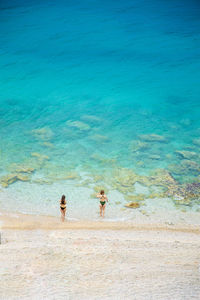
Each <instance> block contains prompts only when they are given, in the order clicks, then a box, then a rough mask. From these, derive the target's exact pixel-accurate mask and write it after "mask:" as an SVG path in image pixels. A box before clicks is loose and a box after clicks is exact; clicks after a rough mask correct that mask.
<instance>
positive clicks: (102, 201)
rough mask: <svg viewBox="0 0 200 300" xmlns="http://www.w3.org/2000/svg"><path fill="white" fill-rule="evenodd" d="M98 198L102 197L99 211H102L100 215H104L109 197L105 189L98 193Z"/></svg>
mask: <svg viewBox="0 0 200 300" xmlns="http://www.w3.org/2000/svg"><path fill="white" fill-rule="evenodd" d="M97 198H99V199H100V205H99V209H100V211H99V213H100V217H104V214H105V208H106V202H108V198H107V196H106V194H105V192H104V190H101V191H100V192H99V193H98V194H97Z"/></svg>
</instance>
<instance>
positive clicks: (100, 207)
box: [99, 204, 102, 217]
mask: <svg viewBox="0 0 200 300" xmlns="http://www.w3.org/2000/svg"><path fill="white" fill-rule="evenodd" d="M99 213H100V217H102V205H101V204H100V205H99Z"/></svg>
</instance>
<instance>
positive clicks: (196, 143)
mask: <svg viewBox="0 0 200 300" xmlns="http://www.w3.org/2000/svg"><path fill="white" fill-rule="evenodd" d="M192 142H193V144H195V145H197V146H200V138H198V139H194V140H193V141H192Z"/></svg>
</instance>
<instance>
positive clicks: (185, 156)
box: [175, 150, 197, 160]
mask: <svg viewBox="0 0 200 300" xmlns="http://www.w3.org/2000/svg"><path fill="white" fill-rule="evenodd" d="M175 153H176V154H177V155H178V156H179V157H180V158H183V159H189V160H190V159H193V158H195V157H197V153H196V152H193V151H180V150H177V151H175Z"/></svg>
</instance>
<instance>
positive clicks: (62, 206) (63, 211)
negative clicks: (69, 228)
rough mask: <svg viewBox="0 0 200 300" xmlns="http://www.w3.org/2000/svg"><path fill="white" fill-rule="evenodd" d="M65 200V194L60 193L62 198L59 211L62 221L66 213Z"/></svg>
mask: <svg viewBox="0 0 200 300" xmlns="http://www.w3.org/2000/svg"><path fill="white" fill-rule="evenodd" d="M66 207H67V205H66V200H65V195H62V198H61V200H60V212H61V221H62V222H64V220H65V214H66Z"/></svg>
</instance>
